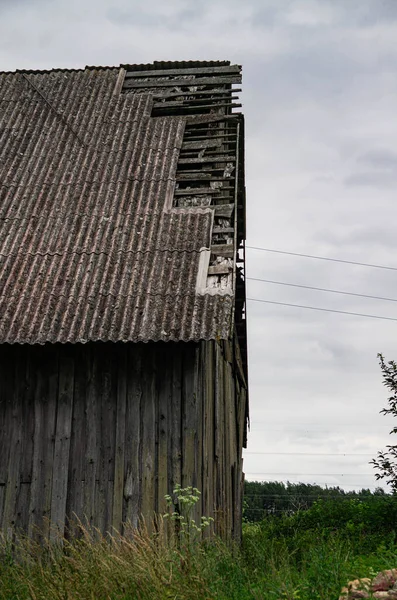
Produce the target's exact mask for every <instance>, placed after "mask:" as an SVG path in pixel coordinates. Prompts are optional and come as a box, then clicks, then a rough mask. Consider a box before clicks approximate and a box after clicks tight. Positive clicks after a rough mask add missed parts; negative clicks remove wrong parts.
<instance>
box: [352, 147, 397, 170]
mask: <svg viewBox="0 0 397 600" xmlns="http://www.w3.org/2000/svg"><path fill="white" fill-rule="evenodd" d="M357 162H358V163H362V164H364V165H368V166H370V167H374V168H377V169H397V152H394V151H392V150H387V149H384V148H383V149H382V148H378V149H375V150H369V151H368V152H365V153H364V154H361V155H360V156H359V157H358V158H357Z"/></svg>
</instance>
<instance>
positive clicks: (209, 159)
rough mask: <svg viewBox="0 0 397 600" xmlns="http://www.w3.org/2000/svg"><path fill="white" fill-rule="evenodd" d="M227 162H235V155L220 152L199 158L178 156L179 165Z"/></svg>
mask: <svg viewBox="0 0 397 600" xmlns="http://www.w3.org/2000/svg"><path fill="white" fill-rule="evenodd" d="M214 162H216V163H229V162H236V157H235V156H230V155H229V154H220V155H219V156H212V155H211V156H202V157H200V158H178V164H179V165H190V164H191V165H193V164H202V163H214Z"/></svg>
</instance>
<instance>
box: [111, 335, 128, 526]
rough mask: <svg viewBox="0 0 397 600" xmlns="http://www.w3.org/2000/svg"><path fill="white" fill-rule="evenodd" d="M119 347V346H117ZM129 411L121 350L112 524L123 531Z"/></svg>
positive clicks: (123, 354)
mask: <svg viewBox="0 0 397 600" xmlns="http://www.w3.org/2000/svg"><path fill="white" fill-rule="evenodd" d="M116 348H117V347H116ZM126 412H127V365H126V354H125V352H124V353H123V352H120V356H119V357H118V372H117V408H116V447H115V457H114V486H113V513H112V526H113V528H114V529H116V531H119V532H120V533H121V525H122V522H123V500H124V499H123V496H124V479H125V473H124V466H125V425H126Z"/></svg>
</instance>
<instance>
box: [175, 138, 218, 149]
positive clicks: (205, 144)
mask: <svg viewBox="0 0 397 600" xmlns="http://www.w3.org/2000/svg"><path fill="white" fill-rule="evenodd" d="M221 145H222V140H221V138H214V139H212V138H209V139H206V140H199V141H192V142H190V141H188V142H184V143H183V144H182V150H186V149H188V148H189V149H190V148H191V149H194V150H195V149H199V148H214V147H218V146H221Z"/></svg>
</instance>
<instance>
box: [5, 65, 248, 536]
mask: <svg viewBox="0 0 397 600" xmlns="http://www.w3.org/2000/svg"><path fill="white" fill-rule="evenodd" d="M240 82H241V69H240V67H239V66H237V65H230V63H228V62H226V61H225V62H218V63H212V62H198V63H197V62H192V63H154V64H152V65H122V66H121V67H120V68H94V67H92V68H91V67H87V68H86V69H85V70H80V71H79V70H77V71H71V70H54V71H47V72H39V71H34V72H16V73H3V74H1V73H0V529H2V530H3V531H5V532H11V531H13V530H14V529H15V528H16V529H18V528H19V529H22V530H24V531H26V532H28V533H29V535H33V532H34V531H35V529H36V528H39V529H42V530H44V532H45V533H46V532H47V533H49V524H50V523H51V524H52V525H53V526H54V528H55V529H56V528H58V529H59V531H60V532H61V533H63V532H64V531H65V527H66V526H67V524H68V522H69V519H70V518H72V517H73V516H74V515H76V516H77V517H78V518H80V519H82V520H85V519H87V520H88V522H89V523H90V524H92V525H93V526H95V527H97V528H99V529H100V530H101V531H103V532H105V531H108V530H110V529H111V528H113V527H115V528H116V529H118V530H122V527H123V523H124V522H125V521H132V522H133V523H137V520H138V518H139V515H141V514H143V515H144V516H145V517H151V516H152V515H153V514H154V513H155V512H161V511H163V510H164V495H165V494H167V493H170V491H171V490H172V488H173V486H174V485H175V484H176V483H181V484H182V485H183V486H186V485H194V486H196V487H198V488H199V489H200V490H201V491H202V497H201V505H200V507H198V513H199V514H205V515H208V516H214V517H215V519H216V527H217V530H218V531H219V533H221V534H222V535H223V536H224V537H229V536H231V535H232V536H234V537H235V538H238V537H239V535H240V528H241V501H242V458H241V453H242V447H243V445H244V443H245V435H246V422H247V414H248V410H247V363H246V357H247V354H246V322H245V273H244V267H245V256H244V239H245V193H244V160H243V159H244V148H243V139H244V131H243V130H244V122H243V118H242V115H241V114H240V113H236V112H233V111H234V109H235V108H236V107H238V106H239V105H237V103H236V102H234V100H235V99H236V98H235V96H234V93H235V92H236V88H233V85H235V84H238V83H240ZM165 342H167V343H165ZM55 529H54V531H55Z"/></svg>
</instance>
